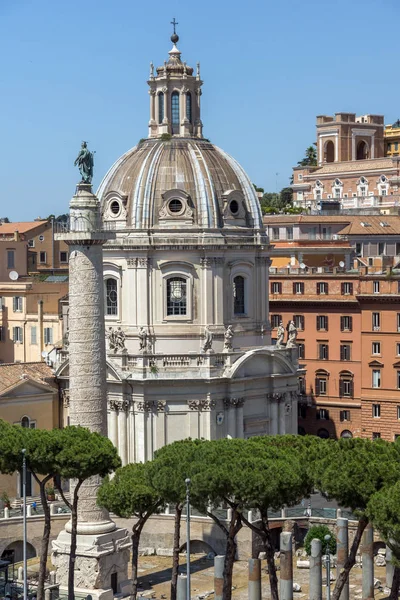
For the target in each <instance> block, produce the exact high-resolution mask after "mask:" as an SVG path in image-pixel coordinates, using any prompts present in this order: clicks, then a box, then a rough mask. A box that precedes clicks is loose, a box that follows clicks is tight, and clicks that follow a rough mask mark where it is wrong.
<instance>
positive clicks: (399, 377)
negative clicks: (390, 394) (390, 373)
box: [397, 371, 400, 390]
mask: <svg viewBox="0 0 400 600" xmlns="http://www.w3.org/2000/svg"><path fill="white" fill-rule="evenodd" d="M397 389H398V390H400V371H397Z"/></svg>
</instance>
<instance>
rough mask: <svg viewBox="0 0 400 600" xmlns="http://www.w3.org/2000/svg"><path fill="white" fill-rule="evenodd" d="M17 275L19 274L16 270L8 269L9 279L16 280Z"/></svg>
mask: <svg viewBox="0 0 400 600" xmlns="http://www.w3.org/2000/svg"><path fill="white" fill-rule="evenodd" d="M18 277H19V275H18V273H17V271H10V274H9V278H10V279H11V281H17V279H18Z"/></svg>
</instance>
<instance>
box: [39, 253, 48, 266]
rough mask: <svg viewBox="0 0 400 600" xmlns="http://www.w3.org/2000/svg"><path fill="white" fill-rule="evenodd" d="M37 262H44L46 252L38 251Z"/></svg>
mask: <svg viewBox="0 0 400 600" xmlns="http://www.w3.org/2000/svg"><path fill="white" fill-rule="evenodd" d="M39 262H40V263H42V264H43V263H46V252H43V251H41V252H39Z"/></svg>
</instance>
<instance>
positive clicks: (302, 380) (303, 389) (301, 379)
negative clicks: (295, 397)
mask: <svg viewBox="0 0 400 600" xmlns="http://www.w3.org/2000/svg"><path fill="white" fill-rule="evenodd" d="M305 393H306V380H305V378H304V377H299V394H301V395H302V396H304V395H305Z"/></svg>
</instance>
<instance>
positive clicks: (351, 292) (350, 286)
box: [349, 283, 353, 294]
mask: <svg viewBox="0 0 400 600" xmlns="http://www.w3.org/2000/svg"><path fill="white" fill-rule="evenodd" d="M349 288H350V289H349V292H350V294H353V284H352V283H350V285H349Z"/></svg>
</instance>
